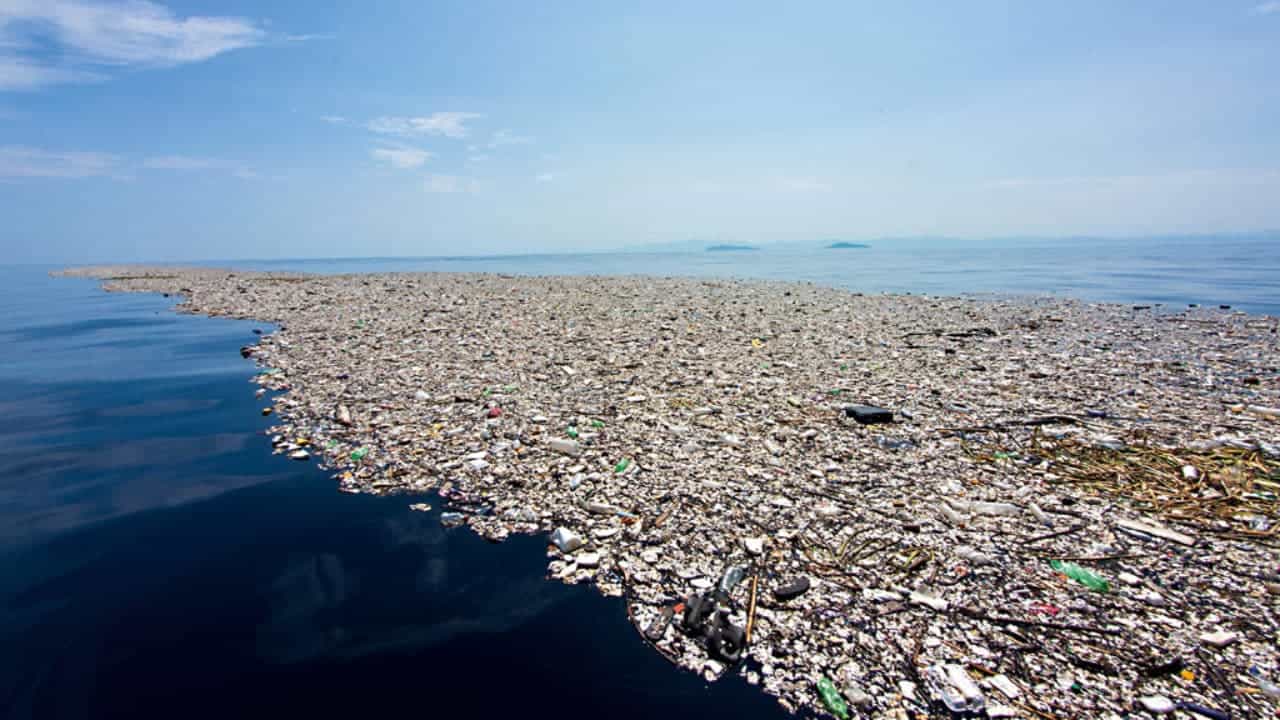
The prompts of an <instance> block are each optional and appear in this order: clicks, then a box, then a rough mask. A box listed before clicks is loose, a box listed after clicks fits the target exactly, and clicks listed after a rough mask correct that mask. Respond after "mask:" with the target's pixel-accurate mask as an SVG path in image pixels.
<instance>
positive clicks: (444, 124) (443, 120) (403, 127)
mask: <svg viewBox="0 0 1280 720" xmlns="http://www.w3.org/2000/svg"><path fill="white" fill-rule="evenodd" d="M482 117H484V116H483V115H481V114H479V113H470V112H438V113H432V114H431V115H426V116H421V117H390V116H385V117H380V118H375V119H373V120H370V121H369V124H368V128H369V130H371V131H372V132H376V133H380V134H383V135H403V136H414V135H442V136H444V137H447V138H455V139H456V138H463V137H466V136H467V133H468V129H467V127H466V123H467V122H468V121H471V120H476V119H478V118H482Z"/></svg>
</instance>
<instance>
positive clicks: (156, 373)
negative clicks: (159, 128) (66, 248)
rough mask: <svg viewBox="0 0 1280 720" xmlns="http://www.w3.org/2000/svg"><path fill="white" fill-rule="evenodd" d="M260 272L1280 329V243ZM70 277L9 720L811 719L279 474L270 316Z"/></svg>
mask: <svg viewBox="0 0 1280 720" xmlns="http://www.w3.org/2000/svg"><path fill="white" fill-rule="evenodd" d="M215 264H219V263H215ZM234 264H235V265H237V266H240V267H261V268H273V269H279V268H290V269H299V270H309V271H313V272H353V271H373V270H444V271H492V272H523V273H535V274H583V273H586V274H610V273H648V274H659V275H677V274H679V275H698V276H735V277H764V278H778V279H794V280H813V281H816V282H821V283H825V284H832V285H840V286H846V287H851V288H854V289H858V290H861V291H865V292H880V291H910V292H922V293H934V294H957V293H1011V294H1028V293H1031V294H1035V293H1046V292H1051V293H1059V294H1066V295H1072V296H1076V297H1081V298H1084V299H1088V300H1101V301H1110V302H1125V303H1129V302H1142V303H1150V302H1164V303H1168V304H1170V305H1182V304H1185V303H1191V302H1194V303H1202V304H1206V305H1207V304H1213V305H1217V304H1230V305H1233V306H1235V307H1238V308H1241V309H1245V310H1248V311H1251V312H1260V313H1271V314H1280V283H1278V282H1277V281H1276V280H1275V278H1277V277H1280V243H1277V242H1274V241H1262V240H1256V239H1255V240H1245V241H1242V240H1225V239H1223V240H1216V241H1210V240H1197V241H1195V242H1189V241H1181V242H1173V243H1154V242H1146V243H1092V244H1090V243H1056V244H1055V243H1030V244H1024V245H1016V244H1009V243H988V244H973V243H970V244H967V245H965V246H956V245H938V244H932V243H923V242H916V243H899V244H897V245H895V246H893V247H873V248H870V249H867V250H844V251H810V252H799V251H789V252H788V251H777V250H768V251H760V252H750V253H696V254H674V253H672V254H662V253H653V254H628V255H577V256H527V257H508V258H481V259H466V258H453V259H404V260H399V259H366V260H311V261H282V262H269V263H264V262H237V263H234ZM49 269H50V268H40V267H10V268H0V288H3V290H0V340H3V342H4V347H5V348H6V350H7V352H5V353H4V354H3V355H2V356H0V466H3V467H4V468H5V470H6V472H5V473H4V475H3V476H0V717H4V718H112V717H126V716H127V717H130V718H139V717H142V718H146V717H159V716H162V715H163V716H166V717H168V716H174V715H178V716H182V717H220V718H225V717H246V716H259V715H266V714H273V715H283V716H289V717H292V716H299V715H308V716H315V717H333V716H337V715H352V714H368V713H370V712H394V713H415V714H418V713H422V714H426V713H431V714H435V713H461V714H464V715H465V716H473V715H480V714H482V713H483V714H485V715H492V714H497V713H504V714H506V713H518V714H519V715H521V716H529V717H555V718H557V719H563V718H566V717H584V716H588V715H590V716H598V715H602V714H603V715H607V716H608V717H636V718H639V717H657V716H660V717H667V718H676V717H690V718H693V717H697V718H705V717H711V716H717V717H718V716H727V715H732V716H734V717H739V718H756V717H760V718H763V717H783V716H784V715H783V713H781V711H779V710H778V709H777V706H776V705H774V704H773V703H772V702H771V701H770V700H768V699H767V698H766V697H764V696H763V695H762V694H760V693H758V692H757V691H755V690H754V689H752V688H750V687H748V686H746V685H745V684H744V683H743V682H741V681H739V680H736V679H734V680H727V681H725V682H722V683H719V684H717V685H714V686H710V687H708V686H706V685H705V684H704V683H703V682H702V681H701V680H700V679H699V678H697V677H695V676H693V675H691V674H688V673H683V672H676V671H674V670H672V669H671V668H670V667H669V666H668V665H667V664H666V662H665V661H664V660H663V659H661V658H660V657H658V656H657V655H656V654H655V653H653V652H651V651H650V650H648V649H647V648H646V647H645V646H644V644H643V643H642V642H641V641H640V639H639V638H638V637H637V636H636V634H635V633H634V631H633V630H632V629H631V628H630V627H629V625H628V624H627V622H626V619H625V616H624V612H623V608H622V605H621V602H620V601H618V600H610V599H605V598H601V597H598V596H597V595H596V594H595V593H594V592H592V591H588V590H585V589H582V588H570V587H564V586H561V585H559V584H554V583H549V582H545V581H543V580H542V572H543V558H542V540H541V539H540V538H518V539H514V540H511V541H508V542H507V543H504V544H502V545H491V544H488V543H485V542H484V541H482V540H479V539H477V538H475V537H472V536H471V535H469V534H467V533H466V532H465V531H445V530H443V529H441V527H440V524H439V519H438V514H437V512H435V511H433V512H431V513H416V512H412V511H410V510H408V508H407V505H408V504H409V503H411V502H416V501H419V500H423V499H424V498H417V497H396V498H370V497H361V496H349V495H342V494H340V493H338V492H337V490H336V488H335V485H334V483H333V482H332V481H331V480H330V479H329V478H328V476H327V474H326V473H323V472H321V471H319V470H317V469H315V468H314V467H311V466H309V465H306V464H301V463H293V462H290V461H288V460H284V459H282V458H279V457H275V456H272V455H271V454H270V448H269V443H268V442H267V441H266V440H265V438H264V437H263V436H262V433H263V431H264V429H265V428H266V427H267V426H268V424H269V423H268V422H267V420H266V419H264V418H262V417H261V416H260V415H259V414H258V409H259V408H260V407H261V406H262V404H261V403H260V402H259V401H255V400H254V398H253V395H252V391H253V389H254V387H255V386H253V385H251V384H249V383H248V379H249V377H250V376H251V375H252V373H253V367H252V365H251V363H249V362H248V361H245V360H242V359H241V358H240V356H239V354H238V352H237V350H238V348H239V347H240V346H241V345H244V344H246V343H248V342H251V341H252V340H253V337H254V336H253V335H252V330H253V328H255V327H261V326H259V325H256V324H254V323H250V322H240V321H229V320H217V319H209V318H197V317H187V316H179V315H176V314H174V313H172V312H170V311H169V308H170V307H171V305H172V303H173V301H172V300H169V299H164V298H162V297H159V296H149V295H107V294H105V293H103V292H101V291H100V290H99V289H97V286H96V283H95V282H92V281H87V280H73V279H53V278H49V277H48V276H47V275H46V273H47V271H48V270H49ZM426 499H427V500H430V499H429V498H426Z"/></svg>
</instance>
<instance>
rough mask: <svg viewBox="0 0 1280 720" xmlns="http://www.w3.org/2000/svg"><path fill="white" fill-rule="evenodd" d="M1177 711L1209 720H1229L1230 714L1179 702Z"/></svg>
mask: <svg viewBox="0 0 1280 720" xmlns="http://www.w3.org/2000/svg"><path fill="white" fill-rule="evenodd" d="M1178 709H1179V710H1182V711H1184V712H1193V713H1195V714H1197V715H1203V716H1204V717H1207V718H1209V720H1231V713H1229V712H1226V711H1224V710H1214V709H1213V708H1210V707H1205V706H1203V705H1197V704H1195V703H1190V702H1180V703H1178Z"/></svg>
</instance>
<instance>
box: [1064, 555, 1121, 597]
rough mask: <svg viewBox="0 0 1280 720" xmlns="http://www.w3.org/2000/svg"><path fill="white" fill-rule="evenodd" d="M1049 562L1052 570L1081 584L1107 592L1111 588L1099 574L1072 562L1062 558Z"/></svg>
mask: <svg viewBox="0 0 1280 720" xmlns="http://www.w3.org/2000/svg"><path fill="white" fill-rule="evenodd" d="M1049 564H1050V565H1051V566H1053V569H1054V570H1057V571H1058V572H1060V573H1062V574H1063V575H1066V576H1067V577H1069V578H1071V579H1072V580H1075V581H1076V582H1078V583H1080V584H1081V585H1083V586H1085V587H1087V588H1089V589H1090V590H1094V591H1097V592H1108V591H1109V590H1111V584H1110V583H1108V582H1107V581H1106V579H1105V578H1103V577H1102V576H1100V575H1095V574H1094V573H1092V572H1090V571H1089V570H1086V569H1084V568H1082V567H1080V566H1079V565H1077V564H1075V563H1073V562H1064V561H1062V560H1050V561H1049Z"/></svg>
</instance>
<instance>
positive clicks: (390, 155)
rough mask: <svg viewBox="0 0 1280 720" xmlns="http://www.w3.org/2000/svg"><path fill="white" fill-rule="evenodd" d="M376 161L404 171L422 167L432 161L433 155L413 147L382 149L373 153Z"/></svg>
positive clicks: (374, 150) (376, 149)
mask: <svg viewBox="0 0 1280 720" xmlns="http://www.w3.org/2000/svg"><path fill="white" fill-rule="evenodd" d="M371 154H372V155H373V157H374V159H375V160H381V161H382V162H385V163H387V164H388V165H391V166H392V167H397V168H401V169H404V170H408V169H412V168H417V167H422V166H423V165H425V164H426V162H427V160H430V159H431V153H429V152H427V151H426V150H419V149H418V148H412V147H380V148H374V149H373V150H372V151H371Z"/></svg>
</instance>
